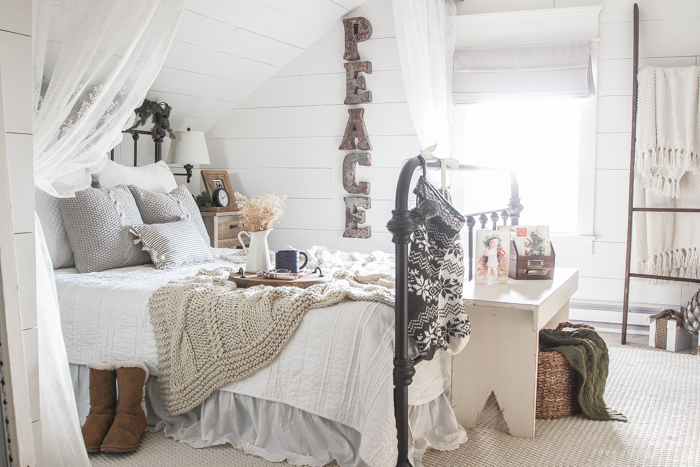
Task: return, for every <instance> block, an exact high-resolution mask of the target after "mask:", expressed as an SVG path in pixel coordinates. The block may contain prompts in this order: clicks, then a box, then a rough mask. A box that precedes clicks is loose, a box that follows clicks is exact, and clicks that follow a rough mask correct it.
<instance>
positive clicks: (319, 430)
mask: <svg viewBox="0 0 700 467" xmlns="http://www.w3.org/2000/svg"><path fill="white" fill-rule="evenodd" d="M70 370H71V377H72V380H73V388H74V390H75V396H76V401H77V404H78V414H79V416H80V419H81V423H82V422H83V421H84V419H85V417H86V416H87V414H88V412H89V411H90V396H89V372H88V368H87V367H86V366H84V365H71V366H70ZM146 407H147V409H148V425H149V430H151V431H160V430H163V432H164V433H165V435H166V436H169V437H171V438H173V439H175V440H176V441H181V442H183V443H186V444H188V445H190V446H192V447H194V448H205V447H208V446H216V445H219V444H225V443H229V444H231V445H232V446H234V447H235V448H237V449H241V450H243V451H244V452H246V453H247V454H252V455H255V456H259V457H262V458H263V459H265V460H268V461H271V462H282V461H285V460H286V461H287V462H288V463H290V464H292V465H311V466H322V465H325V464H327V463H329V462H332V461H333V460H335V461H337V462H338V464H339V465H340V466H343V467H345V466H347V467H364V466H366V465H367V464H366V463H365V462H363V461H362V459H361V458H360V456H359V449H360V441H361V434H360V433H359V432H358V431H356V430H354V429H352V428H350V427H348V426H346V425H343V424H341V423H338V422H334V421H331V420H328V419H326V418H323V417H320V416H318V415H314V414H311V413H309V412H306V411H303V410H300V409H297V408H295V407H292V406H290V405H287V404H283V403H279V402H271V401H267V400H263V399H258V398H255V397H250V396H244V395H241V394H236V393H232V392H227V391H216V392H215V393H213V394H212V395H211V396H209V397H208V398H207V399H206V400H205V401H204V402H203V403H202V404H201V405H199V406H198V407H196V408H194V409H193V410H191V411H189V412H187V413H185V414H182V415H179V416H177V417H170V416H168V415H166V414H165V410H164V409H163V406H162V399H161V396H160V387H159V385H158V381H157V379H156V378H154V377H151V378H149V380H148V382H147V384H146ZM234 414H235V416H232V415H234ZM408 418H409V426H410V431H411V434H412V438H411V439H410V440H409V458H410V459H412V465H414V466H415V467H422V465H423V463H422V459H423V454H424V453H425V452H426V451H427V450H428V449H438V450H441V451H450V450H453V449H457V448H458V447H459V445H460V444H462V443H465V442H466V441H467V434H466V432H465V431H464V428H462V426H461V425H460V424H459V423H457V420H456V418H455V415H454V412H453V411H452V407H451V406H450V394H449V390H447V391H445V392H444V393H443V394H441V395H440V396H438V397H437V398H436V399H434V400H432V401H430V402H428V403H426V404H422V405H412V406H409V411H408Z"/></svg>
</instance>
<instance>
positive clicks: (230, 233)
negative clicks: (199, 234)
mask: <svg viewBox="0 0 700 467" xmlns="http://www.w3.org/2000/svg"><path fill="white" fill-rule="evenodd" d="M201 214H202V219H203V220H204V225H205V226H206V228H207V233H208V234H209V238H210V239H211V247H212V248H241V242H239V241H238V233H239V232H240V231H241V230H243V229H242V228H241V220H240V216H239V214H238V211H219V212H216V211H201ZM246 240H247V239H246ZM245 245H246V247H247V246H248V243H246V244H245Z"/></svg>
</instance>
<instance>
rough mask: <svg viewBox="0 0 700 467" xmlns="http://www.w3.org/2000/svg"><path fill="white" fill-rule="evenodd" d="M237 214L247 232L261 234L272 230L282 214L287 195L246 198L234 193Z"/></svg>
mask: <svg viewBox="0 0 700 467" xmlns="http://www.w3.org/2000/svg"><path fill="white" fill-rule="evenodd" d="M235 196H236V203H238V209H239V214H240V216H241V221H242V222H243V228H244V229H245V230H247V231H249V232H262V231H263V230H269V229H271V228H272V226H273V225H274V223H275V222H277V221H278V220H279V218H280V217H282V214H284V200H286V199H287V195H282V196H275V195H262V196H256V197H255V198H247V197H245V196H243V195H242V194H240V193H238V192H236V193H235Z"/></svg>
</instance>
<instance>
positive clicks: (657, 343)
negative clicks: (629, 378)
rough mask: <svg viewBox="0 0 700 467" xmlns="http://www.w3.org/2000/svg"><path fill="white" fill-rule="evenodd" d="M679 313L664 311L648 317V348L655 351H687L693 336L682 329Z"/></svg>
mask: <svg viewBox="0 0 700 467" xmlns="http://www.w3.org/2000/svg"><path fill="white" fill-rule="evenodd" d="M677 317H680V313H679V312H678V311H675V310H664V311H662V312H661V313H659V314H657V315H653V316H650V317H649V321H650V322H651V324H650V326H649V346H650V347H656V348H657V349H664V350H670V351H671V352H680V351H681V350H685V349H689V348H690V346H691V345H692V343H693V336H692V335H691V334H690V333H689V332H688V331H687V330H686V329H685V328H684V327H683V321H682V319H679V318H677Z"/></svg>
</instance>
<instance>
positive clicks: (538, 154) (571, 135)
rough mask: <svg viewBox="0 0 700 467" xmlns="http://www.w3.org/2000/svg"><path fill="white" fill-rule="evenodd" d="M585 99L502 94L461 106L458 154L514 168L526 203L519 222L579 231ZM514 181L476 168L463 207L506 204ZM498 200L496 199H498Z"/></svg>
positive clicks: (477, 161) (480, 162)
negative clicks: (582, 115) (460, 136)
mask: <svg viewBox="0 0 700 467" xmlns="http://www.w3.org/2000/svg"><path fill="white" fill-rule="evenodd" d="M584 101H585V100H584V99H574V98H529V99H499V100H491V101H485V102H481V103H476V104H463V105H459V106H457V112H458V113H461V114H462V115H461V118H457V119H456V121H457V122H459V123H458V125H459V128H458V127H455V128H454V131H455V132H463V138H462V141H463V146H464V147H463V150H462V154H459V155H458V156H459V158H460V159H461V160H463V161H464V162H466V163H468V164H474V165H481V166H488V167H495V168H503V169H508V170H512V171H514V172H515V173H516V175H517V177H518V183H519V186H520V197H521V199H522V203H523V205H524V207H525V209H524V210H523V212H522V214H521V220H520V223H521V224H547V225H549V226H550V229H551V231H552V233H559V234H576V233H578V220H579V219H578V205H579V165H580V160H579V152H580V132H581V111H582V103H583V102H584ZM509 183H510V180H509V178H508V177H504V176H499V175H498V173H493V174H491V173H484V172H477V173H475V174H472V175H471V176H470V178H469V179H468V180H465V200H464V208H465V211H466V212H479V211H483V210H487V209H493V208H494V207H497V206H499V207H500V206H501V204H504V202H503V201H502V200H504V196H507V194H508V193H510V191H509V190H510V185H509ZM494 203H495V204H494Z"/></svg>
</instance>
